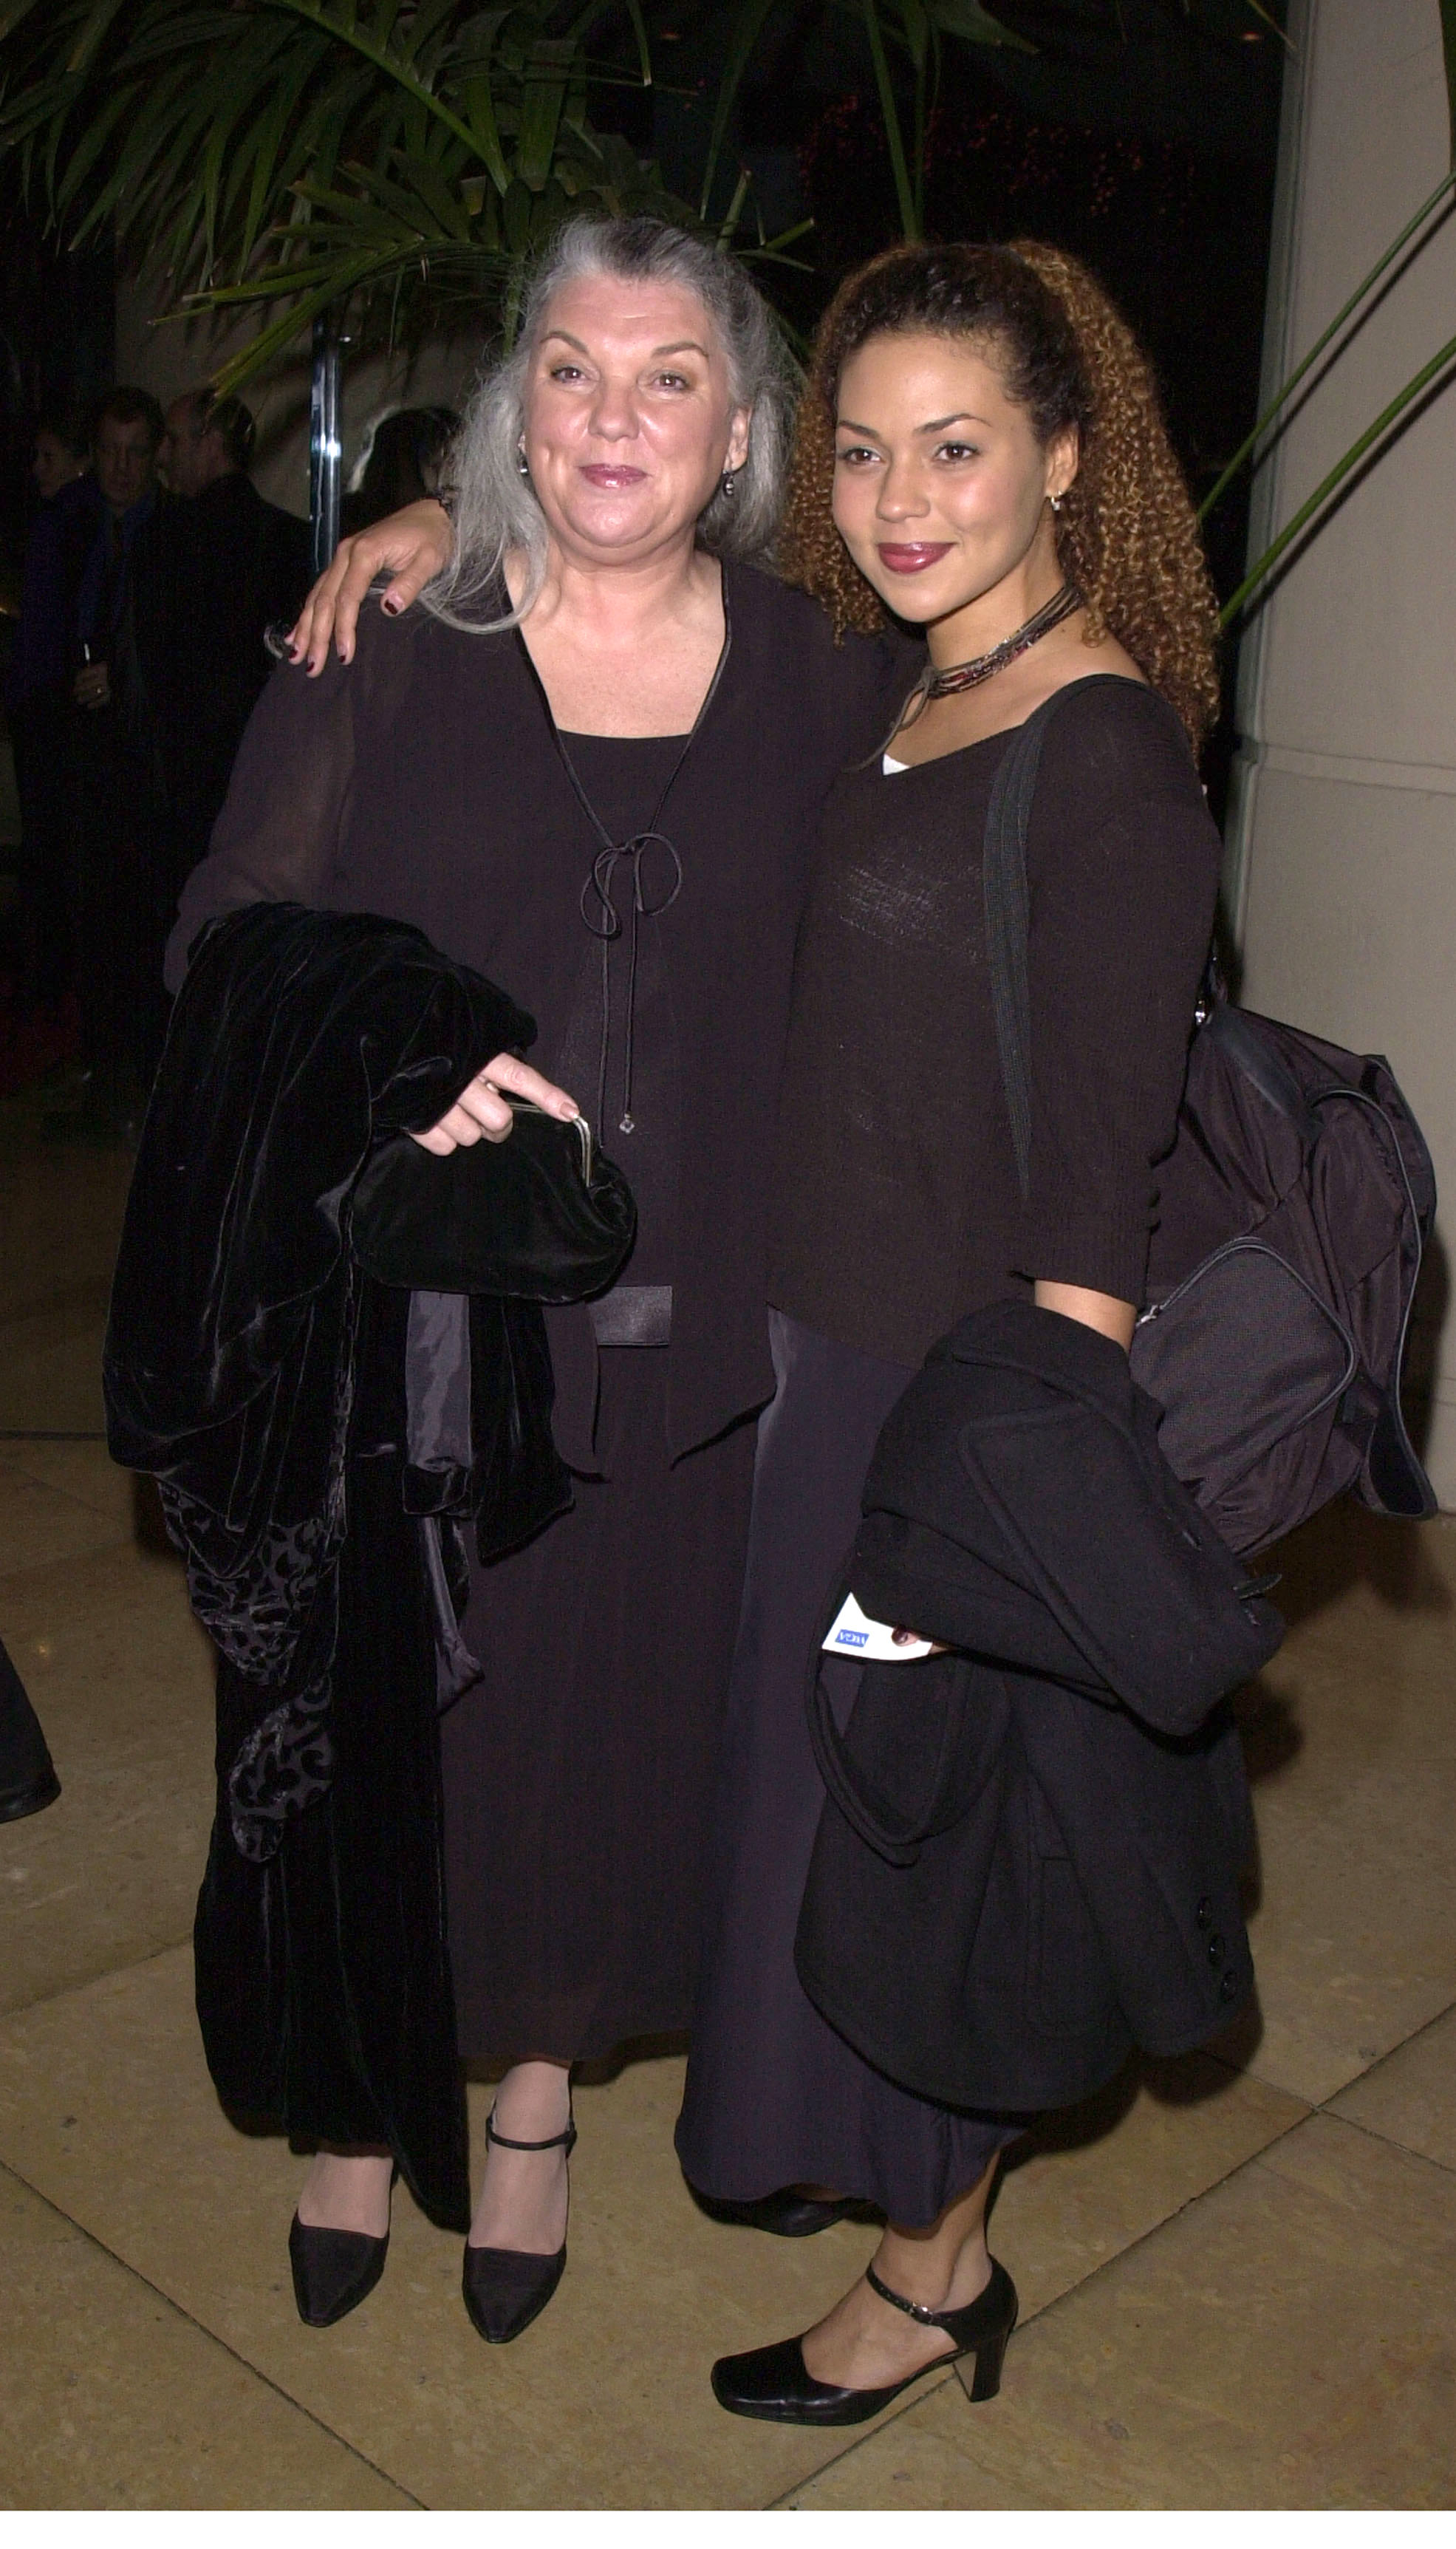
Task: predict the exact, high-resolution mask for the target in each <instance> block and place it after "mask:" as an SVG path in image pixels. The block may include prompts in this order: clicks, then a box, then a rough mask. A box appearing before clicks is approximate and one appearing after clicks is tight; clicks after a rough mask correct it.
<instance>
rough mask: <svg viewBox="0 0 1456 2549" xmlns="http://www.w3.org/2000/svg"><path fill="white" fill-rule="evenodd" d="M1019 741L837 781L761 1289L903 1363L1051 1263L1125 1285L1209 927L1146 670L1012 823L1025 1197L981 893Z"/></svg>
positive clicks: (1053, 759) (798, 1009)
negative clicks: (1027, 986)
mask: <svg viewBox="0 0 1456 2549" xmlns="http://www.w3.org/2000/svg"><path fill="white" fill-rule="evenodd" d="M1009 741H1010V734H1009V732H1008V733H1002V734H995V735H989V736H987V737H986V738H985V739H984V741H982V742H980V743H975V744H971V745H968V746H967V747H966V748H965V749H964V750H962V751H959V752H954V753H950V754H947V755H946V756H945V757H944V758H943V759H941V760H939V761H932V762H927V763H924V764H922V765H921V766H920V767H918V768H912V769H908V770H904V771H898V772H894V773H892V774H889V775H886V774H885V773H884V771H883V770H882V768H881V766H880V763H879V762H878V760H875V761H874V762H873V763H872V764H871V765H870V766H869V767H867V768H862V769H859V770H854V771H851V772H848V773H847V774H846V775H845V776H843V777H842V778H841V779H840V780H839V782H838V783H837V785H836V787H835V789H834V790H833V792H832V794H831V796H830V798H829V801H828V803H827V805H826V808H825V814H824V822H823V827H822V832H821V837H820V845H819V851H818V855H817V860H816V865H815V869H814V872H813V876H812V880H811V884H810V888H809V896H808V901H807V904H806V908H805V914H804V919H803V923H802V926H801V929H800V935H799V944H798V952H797V958H796V965H795V974H794V987H793V1004H792V1019H791V1025H790V1030H789V1042H788V1052H787V1059H786V1064H785V1076H784V1086H783V1096H782V1103H781V1108H780V1115H779V1131H778V1143H777V1156H776V1170H775V1177H774V1216H773V1236H772V1239H771V1249H770V1281H769V1293H770V1299H771V1300H772V1301H774V1303H775V1304H776V1305H777V1306H778V1307H779V1308H780V1309H783V1310H786V1311H788V1312H789V1313H790V1315H791V1316H793V1317H794V1318H797V1319H801V1320H802V1321H803V1322H804V1323H805V1325H807V1326H810V1327H814V1328H817V1329H819V1330H820V1331H821V1333H823V1334H825V1335H828V1336H831V1337H834V1338H836V1339H837V1340H839V1341H840V1342H841V1343H843V1344H846V1345H853V1346H858V1347H860V1348H861V1349H862V1350H863V1351H865V1352H866V1353H871V1354H879V1355H883V1356H885V1357H886V1358H888V1359H891V1360H894V1361H897V1362H902V1363H911V1364H918V1363H919V1362H920V1361H921V1359H922V1357H923V1356H924V1355H925V1353H926V1352H927V1350H928V1349H929V1347H930V1346H931V1345H932V1344H933V1343H934V1342H935V1340H936V1339H937V1338H938V1337H940V1336H943V1335H944V1334H945V1333H946V1331H947V1330H948V1329H950V1328H951V1327H953V1326H954V1325H955V1323H956V1320H957V1319H959V1318H961V1317H963V1316H964V1315H965V1313H966V1312H967V1311H970V1310H974V1309H978V1308H980V1307H981V1306H982V1304H984V1303H985V1302H988V1301H992V1300H997V1299H1004V1298H1016V1297H1018V1296H1020V1297H1025V1295H1026V1293H1027V1291H1028V1289H1029V1286H1030V1284H1031V1283H1032V1282H1033V1281H1034V1280H1036V1279H1037V1278H1039V1277H1040V1278H1042V1279H1044V1280H1047V1281H1055V1282H1064V1283H1074V1284H1082V1285H1085V1286H1086V1287H1087V1288H1088V1289H1090V1290H1092V1291H1098V1292H1107V1293H1111V1294H1113V1295H1114V1296H1115V1297H1116V1298H1117V1299H1119V1300H1126V1301H1133V1302H1137V1303H1139V1304H1140V1302H1141V1300H1142V1297H1143V1289H1144V1284H1145V1280H1146V1271H1147V1249H1148V1240H1149V1235H1150V1232H1151V1230H1152V1226H1153V1221H1154V1215H1155V1211H1156V1190H1157V1174H1156V1163H1157V1161H1158V1160H1159V1158H1160V1157H1161V1156H1163V1155H1164V1154H1165V1153H1166V1152H1167V1150H1168V1148H1169V1147H1170V1145H1171V1143H1172V1139H1173V1132H1174V1125H1175V1119H1176V1113H1177V1106H1178V1100H1179V1097H1180V1094H1181V1091H1182V1085H1183V1074H1184V1068H1185V1062H1186V1056H1187V1048H1188V1039H1189V1035H1190V1031H1191V1028H1192V1022H1193V1007H1194V1001H1195V998H1196V995H1197V990H1198V984H1199V980H1200V976H1201V973H1202V970H1203V967H1204V964H1205V961H1206V957H1207V953H1208V945H1209V936H1210V931H1211V929H1212V925H1213V914H1214V903H1215V897H1216V895H1217V890H1218V877H1219V860H1220V842H1219V835H1218V832H1217V831H1216V829H1215V827H1214V824H1213V822H1212V821H1211V819H1210V816H1209V812H1208V808H1207V806H1206V804H1205V802H1204V797H1203V792H1202V789H1201V788H1200V786H1199V781H1198V775H1197V772H1196V770H1195V768H1194V765H1193V761H1192V759H1191V757H1190V754H1189V750H1188V746H1187V743H1186V741H1185V739H1184V735H1183V729H1182V727H1181V726H1180V724H1179V723H1178V720H1177V718H1176V717H1175V715H1174V714H1173V711H1172V709H1171V708H1168V707H1167V705H1166V704H1165V703H1164V702H1163V701H1162V700H1161V699H1159V698H1158V697H1157V696H1156V694H1155V693H1153V692H1151V691H1149V690H1144V689H1142V688H1141V687H1140V686H1139V685H1138V684H1137V683H1134V682H1129V683H1127V684H1126V685H1124V686H1122V687H1120V688H1113V687H1111V686H1109V685H1099V686H1098V687H1097V689H1095V690H1089V691H1087V692H1085V693H1083V694H1082V695H1081V696H1080V697H1078V698H1075V699H1071V700H1068V701H1067V702H1066V704H1065V706H1064V707H1063V708H1061V709H1060V710H1059V711H1058V713H1057V716H1056V717H1055V719H1054V720H1053V721H1052V724H1051V726H1050V727H1049V729H1048V732H1047V740H1046V744H1045V747H1044V751H1043V756H1042V764H1041V772H1040V777H1039V780H1038V785H1037V794H1036V800H1035V803H1034V807H1033V813H1032V820H1031V826H1030V831H1029V835H1028V842H1027V871H1028V883H1029V888H1030V897H1031V931H1030V974H1031V1006H1032V1056H1031V1061H1032V1087H1033V1126H1032V1157H1031V1197H1030V1202H1029V1204H1027V1205H1025V1206H1024V1205H1023V1203H1022V1199H1021V1195H1020V1192H1019V1188H1018V1184H1017V1178H1016V1167H1015V1161H1014V1156H1013V1152H1012V1145H1011V1131H1010V1123H1009V1119H1008V1115H1007V1109H1006V1101H1005V1096H1004V1093H1003V1088H1002V1082H1001V1073H1000V1064H999V1060H998V1056H997V1048H996V1032H995V1022H994V1017H993V1013H992V1007H991V990H990V978H989V973H988V969H987V962H986V943H985V918H984V909H983V903H982V842H983V838H984V833H985V823H986V811H987V805H988V802H989V799H990V793H991V787H992V783H993V781H994V779H995V776H996V771H997V769H998V767H999V765H1000V762H1001V759H1002V756H1003V755H1004V753H1005V751H1006V749H1007V746H1008V743H1009Z"/></svg>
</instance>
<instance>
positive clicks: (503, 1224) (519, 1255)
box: [351, 1097, 637, 1303]
mask: <svg viewBox="0 0 1456 2549" xmlns="http://www.w3.org/2000/svg"><path fill="white" fill-rule="evenodd" d="M507 1102H508V1104H509V1105H510V1106H511V1108H512V1109H513V1111H514V1115H515V1123H514V1126H513V1127H512V1129H511V1132H510V1134H509V1137H508V1139H507V1140H505V1141H503V1142H487V1141H480V1142H474V1143H472V1144H471V1145H470V1147H469V1148H468V1149H462V1150H458V1151H452V1152H451V1153H450V1155H449V1157H448V1158H447V1159H443V1160H442V1159H437V1158H436V1156H435V1155H434V1153H433V1152H432V1151H424V1150H421V1149H420V1146H419V1144H418V1143H417V1142H416V1141H414V1140H413V1139H412V1138H411V1136H410V1135H409V1134H408V1133H401V1134H397V1135H395V1136H393V1137H392V1138H391V1139H390V1140H389V1141H387V1142H382V1143H381V1144H380V1147H379V1149H378V1150H377V1151H376V1152H375V1153H374V1155H373V1157H372V1158H371V1159H370V1160H369V1161H368V1163H367V1165H366V1166H365V1168H364V1170H363V1172H362V1174H361V1176H360V1177H359V1179H358V1180H357V1182H356V1184H355V1186H354V1191H353V1199H352V1206H351V1235H352V1242H353V1250H354V1255H355V1257H356V1258H357V1260H358V1262H359V1264H360V1265H361V1266H362V1268H363V1269H364V1272H365V1274H366V1275H373V1277H374V1279H375V1281H376V1282H377V1283H389V1284H393V1285H396V1286H397V1287H399V1288H401V1289H403V1290H406V1291H410V1292H496V1293H500V1294H502V1295H505V1296H507V1297H509V1298H511V1299H515V1300H522V1301H543V1302H548V1303H560V1302H564V1301H585V1300H588V1299H590V1297H591V1295H592V1293H593V1292H602V1291H604V1290H605V1289H606V1287H607V1285H608V1284H609V1283H612V1282H614V1281H615V1279H616V1277H617V1275H619V1274H620V1272H621V1269H622V1267H623V1265H624V1264H625V1262H626V1259H627V1255H628V1252H629V1250H630V1248H631V1246H632V1242H633V1240H634V1238H635V1237H636V1234H637V1206H636V1203H635V1201H634V1199H633V1195H632V1189H631V1187H630V1186H629V1185H628V1183H627V1180H626V1179H625V1178H624V1177H623V1175H622V1173H621V1170H620V1169H619V1168H616V1167H615V1166H614V1165H613V1163H612V1162H611V1161H610V1160H608V1159H606V1158H604V1157H603V1155H602V1154H601V1152H600V1151H598V1150H597V1149H596V1147H595V1145H594V1144H593V1142H592V1127H591V1125H590V1124H588V1122H587V1121H586V1119H585V1117H583V1116H581V1115H578V1116H576V1117H575V1118H574V1119H573V1120H572V1121H571V1122H570V1123H563V1122H562V1121H561V1119H560V1118H559V1117H558V1116H555V1115H548V1114H546V1113H545V1112H544V1110H543V1109H542V1108H541V1107H539V1106H534V1105H532V1104H530V1103H529V1101H528V1100H526V1099H524V1098H520V1097H512V1098H509V1099H508V1101H507Z"/></svg>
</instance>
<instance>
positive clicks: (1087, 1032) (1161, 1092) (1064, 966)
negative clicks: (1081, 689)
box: [1017, 684, 1221, 1304]
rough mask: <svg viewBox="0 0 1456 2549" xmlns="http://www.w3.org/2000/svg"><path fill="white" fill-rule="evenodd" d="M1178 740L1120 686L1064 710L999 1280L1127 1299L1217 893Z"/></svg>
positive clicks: (1137, 1297) (1214, 861) (1056, 737)
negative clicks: (1018, 1214)
mask: <svg viewBox="0 0 1456 2549" xmlns="http://www.w3.org/2000/svg"><path fill="white" fill-rule="evenodd" d="M1220 847H1221V845H1220V840H1219V834H1218V832H1217V830H1216V828H1215V826H1214V824H1213V822H1212V820H1211V819H1210V816H1209V811H1208V807H1207V805H1206V804H1205V802H1204V799H1203V792H1202V790H1201V788H1200V787H1199V783H1198V776H1197V773H1196V771H1195V769H1194V766H1193V763H1192V761H1191V759H1190V758H1189V754H1188V750H1187V747H1186V745H1185V744H1184V742H1183V739H1182V734H1181V730H1180V729H1179V728H1178V726H1177V724H1176V721H1175V720H1174V718H1173V715H1172V711H1171V710H1170V709H1169V708H1166V706H1165V705H1164V704H1163V702H1162V701H1160V700H1159V699H1158V698H1157V697H1156V696H1155V695H1154V694H1153V693H1151V692H1148V691H1144V690H1141V689H1138V688H1137V687H1135V686H1134V685H1132V684H1129V685H1128V687H1127V692H1126V696H1122V695H1120V693H1119V692H1116V691H1100V692H1096V693H1089V694H1088V695H1087V696H1086V698H1085V699H1084V700H1081V701H1078V702H1076V703H1069V704H1068V707H1067V709H1066V711H1065V714H1064V715H1063V716H1062V717H1061V718H1059V719H1058V720H1057V722H1056V723H1055V724H1054V725H1053V727H1052V728H1051V731H1050V733H1049V735H1048V737H1047V753H1046V758H1045V761H1044V765H1043V777H1042V785H1041V787H1040V788H1039V791H1038V810H1037V813H1036V814H1035V815H1034V817H1033V823H1032V834H1031V839H1030V841H1029V844H1028V872H1029V884H1030V890H1031V941H1030V970H1031V1002H1032V1188H1031V1200H1030V1204H1029V1206H1028V1208H1027V1209H1026V1211H1025V1212H1024V1214H1023V1216H1022V1225H1021V1231H1020V1238H1019V1246H1018V1254H1017V1271H1018V1272H1019V1273H1020V1274H1022V1275H1027V1276H1029V1277H1031V1278H1032V1279H1034V1280H1035V1279H1037V1278H1039V1277H1040V1278H1041V1279H1042V1280H1044V1281H1048V1282H1061V1283H1076V1284H1082V1285H1085V1286H1086V1287H1087V1288H1088V1289H1089V1290H1091V1291H1097V1292H1107V1293H1111V1294H1112V1295H1113V1296H1114V1297H1115V1298H1116V1299H1118V1300H1122V1301H1133V1302H1136V1303H1138V1304H1140V1303H1141V1300H1142V1297H1143V1292H1144V1288H1145V1283H1146V1275H1147V1251H1148V1241H1149V1238H1150V1235H1151V1231H1152V1226H1153V1219H1154V1214H1155V1210H1156V1197H1157V1173H1156V1172H1157V1162H1158V1161H1159V1160H1160V1159H1161V1158H1163V1157H1164V1156H1165V1155H1166V1153H1167V1151H1168V1150H1169V1148H1170V1147H1171V1144H1172V1141H1173V1136H1174V1131H1175V1128H1176V1122H1177V1111H1178V1103H1179V1099H1180V1097H1181V1095H1182V1089H1183V1078H1184V1072H1185V1069H1186V1063H1187V1052H1188V1039H1189V1035H1190V1033H1191V1030H1192V1023H1193V1007H1194V1002H1195V999H1196V997H1197V992H1198V986H1199V981H1200V978H1201V976H1202V972H1203V968H1204V965H1205V962H1206V960H1207V956H1208V946H1209V937H1210V933H1211V931H1212V928H1213V918H1214V904H1215V898H1216V896H1217V893H1218V880H1219V862H1220Z"/></svg>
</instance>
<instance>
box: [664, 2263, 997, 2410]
mask: <svg viewBox="0 0 1456 2549" xmlns="http://www.w3.org/2000/svg"><path fill="white" fill-rule="evenodd" d="M865 2282H866V2283H867V2285H868V2286H869V2289H870V2291H871V2292H872V2293H877V2294H878V2295H879V2298H880V2300H881V2301H882V2302H888V2303H889V2304H890V2306H891V2308H892V2309H894V2310H898V2311H904V2313H905V2314H906V2316H907V2317H909V2318H913V2319H918V2320H919V2322H920V2324H921V2326H922V2327H938V2328H942V2329H944V2331H945V2333H946V2335H947V2336H949V2337H950V2338H951V2339H952V2340H953V2346H954V2351H953V2352H952V2353H950V2354H937V2355H933V2356H932V2358H931V2360H930V2362H929V2363H923V2364H922V2365H921V2367H920V2369H919V2371H918V2372H910V2373H907V2374H906V2376H905V2379H904V2380H903V2381H891V2382H890V2383H889V2384H888V2385H887V2387H886V2388H884V2389H882V2390H841V2389H838V2388H836V2387H835V2385H834V2384H833V2383H832V2382H827V2381H816V2380H815V2378H814V2376H813V2374H812V2372H810V2370H809V2368H808V2366H807V2364H806V2363H805V2361H804V2347H803V2339H802V2337H797V2336H787V2337H783V2338H781V2339H780V2340H779V2342H778V2344H776V2345H760V2346H756V2347H755V2349H754V2351H753V2352H752V2353H751V2354H725V2355H724V2356H723V2358H722V2360H721V2362H718V2363H715V2364H714V2365H713V2396H714V2398H715V2399H716V2400H717V2402H718V2405H719V2407H726V2408H727V2409H728V2411H729V2413H730V2415H734V2416H760V2417H763V2418H764V2419H766V2420H767V2421H768V2422H770V2423H772V2424H776V2425H864V2424H866V2423H867V2422H868V2420H869V2418H870V2417H871V2416H877V2415H878V2414H879V2411H880V2409H881V2407H888V2406H889V2404H890V2401H891V2400H892V2399H898V2398H899V2396H900V2393H901V2391H903V2390H908V2389H910V2387H911V2386H912V2384H913V2383H915V2382H916V2381H923V2380H924V2379H925V2376H926V2374H927V2373H928V2372H943V2371H944V2370H945V2369H946V2367H947V2366H948V2365H949V2364H952V2363H959V2362H961V2361H962V2360H963V2358H964V2357H965V2356H966V2355H967V2354H973V2355H974V2356H975V2372H974V2375H973V2377H972V2380H971V2384H970V2396H971V2399H972V2401H973V2402H974V2404H975V2405H976V2406H977V2407H979V2406H980V2405H981V2403H982V2402H983V2401H984V2400H987V2399H994V2398H995V2396H996V2393H997V2391H998V2390H999V2389H1000V2387H1001V2365H1002V2360H1003V2358H1004V2356H1005V2353H1006V2340H1007V2338H1008V2337H1009V2336H1010V2334H1011V2331H1012V2329H1013V2328H1014V2327H1015V2325H1016V2312H1017V2299H1016V2286H1015V2284H1014V2283H1013V2282H1012V2280H1011V2277H1010V2276H1009V2275H1008V2273H1007V2271H1006V2269H1005V2267H1004V2266H1002V2265H998V2263H997V2261H996V2259H995V2258H994V2257H993V2258H992V2260H991V2280H990V2282H989V2283H988V2284H987V2286H986V2288H985V2290H984V2292H980V2293H977V2295H976V2297H975V2300H974V2301H973V2302H967V2304H966V2306H965V2308H964V2310H954V2311H933V2310H927V2309H926V2307H925V2304H924V2303H923V2302H907V2301H906V2299H905V2297H904V2295H903V2293H892V2292H891V2291H890V2288H889V2286H888V2284H885V2283H881V2281H880V2279H879V2277H878V2275H877V2274H876V2273H875V2271H874V2268H873V2267H872V2266H866V2267H865Z"/></svg>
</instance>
